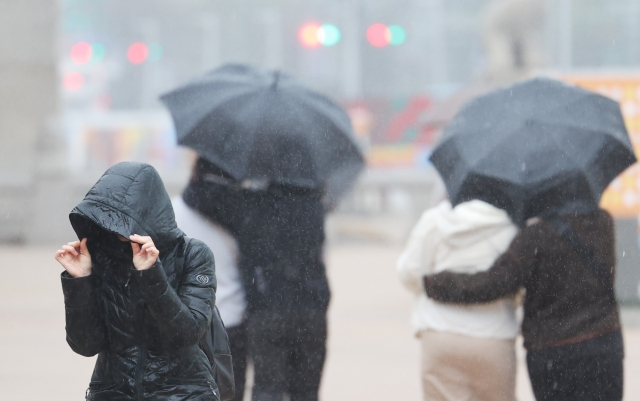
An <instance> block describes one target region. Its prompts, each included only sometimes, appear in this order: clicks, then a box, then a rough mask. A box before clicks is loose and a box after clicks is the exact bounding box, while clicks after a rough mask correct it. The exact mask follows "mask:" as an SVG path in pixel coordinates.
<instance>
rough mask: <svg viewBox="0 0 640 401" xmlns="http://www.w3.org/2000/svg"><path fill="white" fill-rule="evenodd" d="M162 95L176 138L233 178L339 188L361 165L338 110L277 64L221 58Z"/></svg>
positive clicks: (348, 125) (343, 115)
mask: <svg viewBox="0 0 640 401" xmlns="http://www.w3.org/2000/svg"><path fill="white" fill-rule="evenodd" d="M161 100H162V102H163V103H164V104H165V105H166V106H167V108H168V109H169V111H170V112H171V115H172V117H173V120H174V122H175V127H176V131H177V134H178V143H179V144H180V145H184V146H188V147H190V148H192V149H194V150H195V151H197V152H198V153H199V154H200V155H201V156H202V157H204V158H206V159H207V160H209V161H210V162H212V163H214V164H215V165H217V166H218V167H220V168H221V169H223V170H225V171H226V172H228V173H229V174H230V175H231V176H233V177H234V178H235V179H236V180H238V181H241V180H266V181H269V182H276V183H280V184H285V185H294V186H298V187H304V188H318V187H323V186H327V185H328V186H329V187H331V188H332V189H333V190H334V191H340V190H344V189H346V188H347V187H348V186H349V185H350V184H351V183H352V181H353V180H354V179H355V177H356V176H357V174H358V173H359V172H360V171H361V170H362V168H363V166H364V162H363V157H362V153H361V150H360V148H359V146H358V145H357V142H356V139H355V136H354V134H353V131H352V128H351V122H350V120H349V117H348V115H347V114H346V113H345V112H344V110H343V109H342V108H341V107H340V106H339V105H338V104H336V103H335V102H333V101H332V100H330V99H329V98H327V97H326V96H323V95H321V94H319V93H317V92H315V91H312V90H311V89H308V88H306V87H304V86H302V85H300V84H299V83H297V82H296V81H295V80H294V79H292V78H290V77H289V76H287V75H284V74H280V73H279V72H278V71H267V70H260V69H256V68H252V67H248V66H244V65H235V64H234V65H226V66H223V67H221V68H219V69H217V70H214V71H212V72H210V73H209V74H206V75H205V76H203V77H201V78H200V79H197V80H195V81H193V82H191V83H189V84H187V85H185V86H183V87H181V88H178V89H176V90H174V91H172V92H170V93H167V94H165V95H163V96H162V97H161Z"/></svg>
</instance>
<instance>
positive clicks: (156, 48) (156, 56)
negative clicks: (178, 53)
mask: <svg viewBox="0 0 640 401" xmlns="http://www.w3.org/2000/svg"><path fill="white" fill-rule="evenodd" d="M163 55H164V49H163V48H162V45H160V44H159V43H151V44H150V45H149V61H151V62H156V61H160V59H161V58H162V56H163Z"/></svg>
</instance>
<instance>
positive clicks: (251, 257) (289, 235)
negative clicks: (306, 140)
mask: <svg viewBox="0 0 640 401" xmlns="http://www.w3.org/2000/svg"><path fill="white" fill-rule="evenodd" d="M221 173H222V172H221V171H219V169H217V168H216V167H215V166H213V165H211V164H210V163H207V162H206V161H204V160H203V159H200V160H199V161H198V163H197V165H196V172H195V174H194V177H192V180H191V182H190V183H189V186H188V187H187V188H186V189H185V192H184V194H183V199H184V201H185V203H186V204H187V205H189V206H191V207H193V208H195V209H196V210H198V211H200V212H201V213H202V214H203V215H205V216H207V218H209V219H211V220H212V221H214V222H216V223H218V224H221V225H222V226H224V227H225V228H226V229H228V230H229V231H230V232H231V233H232V234H233V236H234V237H235V238H236V240H237V241H238V247H239V251H240V252H239V253H240V261H239V266H240V272H241V275H242V279H243V284H244V289H245V293H246V296H247V302H248V308H249V310H250V311H252V312H255V311H260V310H271V311H280V312H284V313H285V314H287V313H289V312H295V311H303V313H304V312H305V311H309V310H313V311H321V312H326V310H327V307H328V304H329V299H330V291H329V283H328V281H327V277H326V272H325V265H324V260H323V248H324V240H325V235H324V220H325V215H326V213H325V208H324V205H323V202H322V199H323V193H322V191H320V190H314V189H303V188H296V187H292V186H285V185H275V184H271V185H269V186H268V188H266V189H263V190H250V189H243V188H242V187H241V186H240V185H239V184H237V183H233V182H230V183H229V184H227V185H224V184H218V183H215V182H208V181H207V180H206V175H207V174H213V175H215V176H216V177H218V178H219V176H221V175H222V174H221ZM223 178H224V177H223Z"/></svg>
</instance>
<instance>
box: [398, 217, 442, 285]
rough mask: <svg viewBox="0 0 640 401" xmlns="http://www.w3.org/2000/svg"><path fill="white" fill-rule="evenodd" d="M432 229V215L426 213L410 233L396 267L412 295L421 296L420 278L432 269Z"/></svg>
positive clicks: (433, 243) (401, 279) (433, 244)
mask: <svg viewBox="0 0 640 401" xmlns="http://www.w3.org/2000/svg"><path fill="white" fill-rule="evenodd" d="M433 228H434V219H433V214H432V213H431V211H427V212H425V213H424V214H423V215H422V217H420V220H419V221H418V224H416V226H415V227H414V228H413V230H412V231H411V234H410V235H409V240H408V241H407V246H406V247H405V248H404V251H403V252H402V254H401V255H400V258H399V259H398V263H397V265H396V268H397V270H398V276H399V277H400V281H402V284H404V286H405V287H406V288H407V289H408V290H409V291H411V292H413V293H414V294H422V291H423V288H422V277H423V276H424V275H425V274H427V273H428V272H429V271H430V270H431V268H432V260H433V252H434V246H435V243H436V241H435V240H434V239H433V238H429V236H430V235H433Z"/></svg>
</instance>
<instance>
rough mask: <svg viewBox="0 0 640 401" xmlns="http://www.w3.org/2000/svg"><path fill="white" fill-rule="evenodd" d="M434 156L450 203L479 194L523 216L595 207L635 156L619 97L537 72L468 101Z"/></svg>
mask: <svg viewBox="0 0 640 401" xmlns="http://www.w3.org/2000/svg"><path fill="white" fill-rule="evenodd" d="M431 161H432V162H433V164H434V165H435V167H436V169H437V170H438V172H439V173H440V175H441V176H442V178H443V179H444V182H445V184H446V186H447V191H448V192H449V197H450V199H451V202H452V204H454V205H456V204H458V203H461V202H465V201H468V200H471V199H481V200H484V201H486V202H489V203H491V204H493V205H495V206H497V207H499V208H501V209H504V210H506V211H507V212H508V213H509V214H510V215H511V217H512V219H513V220H514V221H515V222H516V223H518V224H523V223H524V221H526V219H528V218H530V217H534V216H540V215H544V214H547V213H570V212H577V211H580V210H585V209H590V208H594V207H596V206H597V204H598V203H599V201H600V197H601V195H602V192H603V191H604V189H605V188H606V187H607V185H608V184H609V183H610V182H611V181H612V180H613V179H614V178H615V177H616V176H617V175H618V174H620V173H621V172H622V171H623V170H625V169H626V168H627V167H629V166H630V165H632V164H633V163H635V162H636V158H635V156H634V153H633V149H632V146H631V142H630V141H629V136H628V134H627V130H626V128H625V125H624V120H623V118H622V115H621V113H620V107H619V105H618V103H616V102H614V101H613V100H610V99H608V98H605V97H603V96H600V95H598V94H596V93H593V92H589V91H586V90H584V89H580V88H578V87H575V86H570V85H567V84H565V83H562V82H560V81H556V80H552V79H548V78H535V79H530V80H527V81H524V82H521V83H517V84H515V85H512V86H509V87H506V88H503V89H499V90H496V91H493V92H491V93H489V94H487V95H484V96H480V97H477V98H475V99H473V100H471V101H470V102H468V103H467V104H466V105H465V106H464V107H463V109H462V110H461V111H460V113H459V114H458V115H457V116H456V117H455V118H454V120H453V121H452V122H451V124H450V125H449V126H448V127H447V129H446V130H445V135H444V137H443V140H442V142H441V143H440V144H439V145H438V147H437V148H436V149H435V151H434V152H433V154H432V155H431Z"/></svg>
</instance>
